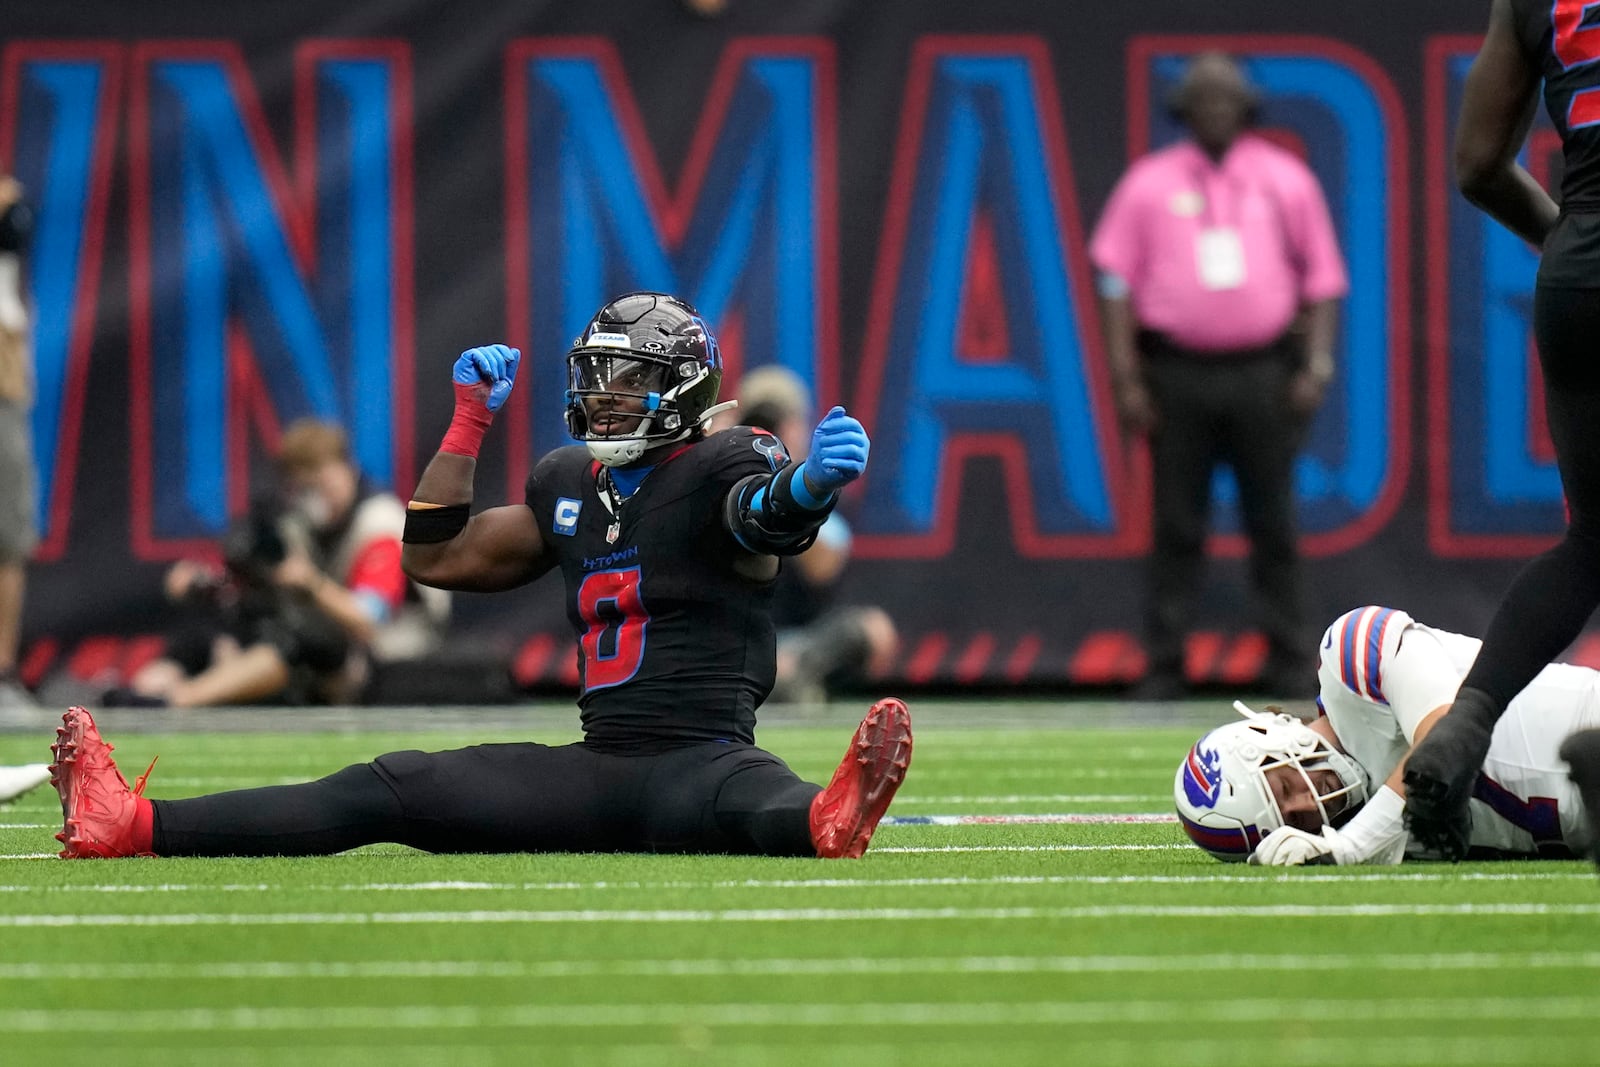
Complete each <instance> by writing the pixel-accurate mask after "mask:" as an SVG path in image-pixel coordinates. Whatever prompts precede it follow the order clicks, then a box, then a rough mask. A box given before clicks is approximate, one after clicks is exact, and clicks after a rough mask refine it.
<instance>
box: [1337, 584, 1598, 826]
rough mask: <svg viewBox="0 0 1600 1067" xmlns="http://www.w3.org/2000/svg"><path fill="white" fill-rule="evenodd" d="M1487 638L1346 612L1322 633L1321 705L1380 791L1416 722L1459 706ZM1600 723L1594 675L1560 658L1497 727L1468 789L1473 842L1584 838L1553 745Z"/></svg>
mask: <svg viewBox="0 0 1600 1067" xmlns="http://www.w3.org/2000/svg"><path fill="white" fill-rule="evenodd" d="M1482 644H1483V642H1481V641H1479V640H1478V639H1477V638H1475V637H1466V636H1463V635H1462V634H1455V633H1450V632H1449V631H1447V630H1436V629H1434V628H1433V627H1431V626H1424V625H1422V624H1421V623H1418V622H1414V621H1412V619H1411V616H1409V615H1407V614H1406V613H1405V612H1403V611H1397V610H1395V609H1394V608H1380V607H1365V608H1357V609H1355V610H1354V611H1349V612H1346V613H1345V614H1343V615H1341V616H1340V617H1339V618H1338V619H1336V620H1335V621H1334V623H1333V625H1332V626H1330V627H1328V629H1327V632H1326V633H1324V634H1323V636H1322V645H1321V647H1320V649H1319V653H1318V656H1319V658H1318V662H1317V676H1318V680H1319V681H1320V683H1321V695H1320V696H1319V697H1318V698H1317V706H1318V707H1319V708H1320V709H1321V710H1322V713H1323V714H1324V715H1326V716H1327V717H1328V721H1329V723H1330V724H1332V726H1333V730H1334V733H1335V734H1337V735H1338V738H1339V744H1340V746H1341V747H1342V748H1343V749H1344V750H1345V751H1346V752H1347V753H1349V755H1350V757H1351V758H1352V759H1354V760H1355V761H1356V762H1357V763H1359V764H1360V765H1361V768H1362V769H1363V770H1364V771H1366V773H1367V777H1368V779H1369V780H1370V782H1371V787H1372V788H1373V789H1377V788H1378V787H1379V786H1380V785H1382V784H1383V782H1384V780H1385V779H1387V778H1388V777H1389V775H1390V774H1391V773H1392V772H1393V771H1394V769H1395V768H1396V767H1398V766H1399V765H1400V761H1401V760H1403V759H1404V758H1405V756H1406V754H1407V753H1408V752H1409V751H1410V750H1411V744H1412V739H1413V737H1414V736H1415V735H1416V730H1417V726H1418V724H1420V723H1421V722H1422V720H1423V719H1424V718H1425V717H1426V716H1427V715H1428V714H1429V713H1430V712H1432V711H1433V710H1434V709H1436V708H1439V707H1442V706H1446V705H1448V704H1450V703H1451V702H1453V701H1454V700H1455V695H1456V690H1457V689H1458V688H1460V686H1461V680H1462V679H1463V678H1464V677H1466V674H1467V670H1468V668H1470V667H1471V666H1472V661H1473V660H1474V659H1476V658H1477V655H1478V649H1479V648H1480V647H1481V646H1482ZM1592 726H1600V671H1593V670H1590V669H1588V668H1586V667H1575V666H1572V665H1570V664H1565V663H1555V664H1551V665H1550V666H1548V667H1546V668H1545V669H1544V670H1543V671H1540V672H1539V675H1538V676H1537V677H1536V678H1534V680H1533V682H1532V684H1530V685H1529V686H1528V688H1527V689H1525V690H1523V691H1522V693H1520V694H1519V695H1518V696H1517V698H1516V699H1515V700H1513V701H1512V702H1511V704H1510V706H1509V707H1508V708H1506V712H1505V715H1503V716H1502V717H1501V719H1500V721H1499V723H1498V724H1496V726H1495V730H1494V737H1493V739H1492V740H1491V742H1490V745H1489V756H1488V758H1487V759H1486V760H1484V764H1483V771H1482V773H1481V774H1480V775H1479V777H1478V783H1477V786H1476V788H1475V789H1474V791H1473V800H1472V844H1473V845H1474V846H1475V847H1482V848H1494V849H1501V850H1503V851H1506V852H1515V853H1528V854H1533V853H1550V852H1555V853H1557V854H1559V853H1560V852H1561V850H1562V848H1563V847H1564V846H1570V845H1571V844H1572V843H1573V842H1575V841H1578V840H1579V839H1580V838H1581V835H1582V819H1583V808H1582V803H1581V801H1580V800H1579V797H1578V791H1577V788H1576V787H1575V786H1574V785H1573V784H1572V783H1571V781H1570V780H1569V779H1568V778H1567V766H1566V763H1565V762H1564V761H1563V760H1562V759H1561V758H1560V757H1559V756H1558V755H1557V749H1558V748H1560V746H1561V742H1562V741H1563V740H1565V739H1566V737H1567V735H1569V734H1571V733H1573V732H1574V731H1576V730H1581V729H1585V728H1588V727H1592Z"/></svg>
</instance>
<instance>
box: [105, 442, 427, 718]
mask: <svg viewBox="0 0 1600 1067" xmlns="http://www.w3.org/2000/svg"><path fill="white" fill-rule="evenodd" d="M278 470H279V474H280V479H281V488H282V490H283V491H284V493H285V494H286V497H287V499H286V503H287V508H286V509H285V510H283V511H282V513H281V514H278V513H276V512H277V511H278V509H277V508H276V507H269V506H264V505H260V504H258V505H257V506H256V507H253V508H252V509H251V511H250V513H249V514H248V515H246V516H245V517H244V518H243V519H242V520H241V521H240V522H239V523H238V524H237V525H236V526H235V527H234V528H233V529H232V530H231V531H230V532H229V534H228V536H227V538H226V539H225V540H224V542H223V544H222V555H223V566H222V567H217V566H215V565H213V564H210V563H208V562H204V561H199V560H182V561H180V562H178V563H176V564H174V565H173V567H172V569H171V570H170V571H169V572H168V573H167V577H166V582H165V592H166V595H167V597H168V599H170V600H172V601H174V602H176V603H179V604H182V605H184V606H185V607H186V608H188V609H190V610H191V612H192V616H191V624H192V625H191V627H190V629H189V630H187V631H186V632H184V633H181V634H178V635H175V636H174V637H173V638H172V639H171V640H170V641H169V646H168V655H167V656H166V657H165V658H163V659H158V660H156V661H154V662H152V663H150V664H148V665H146V666H145V667H144V668H142V669H141V670H139V671H138V672H137V673H136V674H135V675H134V677H133V679H132V680H131V683H130V685H129V687H128V688H126V689H117V690H112V691H111V692H109V693H107V694H106V695H105V697H104V703H106V704H132V705H139V706H148V707H158V706H172V707H211V706H217V705H227V704H254V703H260V702H265V701H274V702H278V703H285V704H309V703H352V702H354V701H355V700H356V699H357V698H358V697H359V695H360V691H361V688H362V686H363V684H364V683H365V682H366V679H367V676H368V673H369V665H370V661H371V660H372V659H378V660H395V659H405V658H411V657H415V656H420V655H423V654H425V653H427V652H429V651H431V650H432V649H433V648H434V647H435V646H436V645H437V643H438V639H439V636H440V635H441V633H442V630H443V626H444V623H445V620H446V619H447V617H448V615H449V594H448V593H445V592H444V591H442V590H438V589H429V588H425V587H422V586H419V585H417V584H416V583H415V582H412V581H411V580H410V579H408V578H407V577H406V576H405V574H404V572H403V571H401V569H400V534H401V532H402V530H403V529H404V527H405V506H404V505H403V504H402V503H401V502H400V500H399V498H398V497H396V496H395V495H394V494H393V493H390V492H387V491H380V490H375V489H373V488H372V487H370V486H368V485H367V484H366V483H365V481H364V480H363V479H362V478H361V475H360V472H359V471H357V469H356V467H355V464H354V463H353V462H352V460H351V458H350V448H349V441H348V438H347V437H346V435H345V432H344V431H343V430H342V429H341V428H339V427H338V426H336V425H333V424H331V423H327V422H321V421H318V420H315V419H301V420H299V421H297V422H295V423H293V424H291V425H290V426H289V428H288V429H287V430H285V431H284V434H283V441H282V444H281V447H280V449H279V453H278Z"/></svg>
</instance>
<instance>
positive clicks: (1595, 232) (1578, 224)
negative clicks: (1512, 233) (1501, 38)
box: [1511, 0, 1600, 287]
mask: <svg viewBox="0 0 1600 1067" xmlns="http://www.w3.org/2000/svg"><path fill="white" fill-rule="evenodd" d="M1511 12H1512V19H1513V21H1514V22H1515V24H1516V32H1517V39H1518V41H1519V42H1520V43H1521V45H1522V49H1523V52H1524V54H1526V55H1527V56H1528V57H1529V59H1530V60H1531V61H1532V62H1533V63H1534V64H1536V65H1537V66H1538V68H1539V71H1540V73H1541V74H1542V75H1543V76H1544V106H1545V110H1546V111H1547V112H1548V113H1549V115H1550V121H1551V122H1553V123H1554V124H1555V127H1556V130H1557V132H1559V133H1560V134H1561V152H1562V176H1561V195H1560V201H1561V218H1560V219H1559V220H1558V221H1557V223H1556V227H1555V229H1554V230H1553V231H1551V233H1550V235H1549V236H1548V237H1546V238H1545V243H1544V254H1543V257H1542V258H1541V259H1540V262H1539V281H1540V283H1541V284H1544V285H1555V286H1561V287H1567V286H1578V287H1592V286H1597V285H1600V26H1595V25H1591V24H1590V22H1589V21H1588V20H1587V17H1586V16H1587V14H1588V10H1587V6H1586V4H1584V3H1583V2H1581V0H1511Z"/></svg>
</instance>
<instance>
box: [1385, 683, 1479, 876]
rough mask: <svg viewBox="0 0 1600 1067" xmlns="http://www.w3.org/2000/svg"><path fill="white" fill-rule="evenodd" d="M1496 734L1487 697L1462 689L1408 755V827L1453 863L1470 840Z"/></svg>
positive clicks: (1461, 856) (1464, 852) (1463, 855)
mask: <svg viewBox="0 0 1600 1067" xmlns="http://www.w3.org/2000/svg"><path fill="white" fill-rule="evenodd" d="M1493 736H1494V716H1493V715H1492V714H1491V713H1490V709H1489V706H1488V702H1487V700H1486V699H1484V698H1482V697H1479V696H1478V695H1477V694H1475V693H1473V694H1470V695H1468V694H1463V695H1458V696H1457V697H1456V702H1455V703H1454V704H1453V705H1451V707H1450V710H1449V711H1447V712H1445V714H1444V717H1443V718H1441V719H1440V720H1439V721H1438V722H1436V723H1434V725H1433V729H1432V730H1431V731H1430V732H1429V733H1428V736H1427V737H1424V738H1423V739H1422V743H1421V744H1419V745H1417V747H1416V748H1414V749H1412V750H1411V755H1410V756H1408V757H1407V758H1406V773H1405V786H1406V814H1405V819H1406V829H1407V830H1409V831H1410V832H1411V836H1412V837H1413V838H1415V839H1416V841H1417V843H1418V844H1420V845H1421V846H1422V847H1423V848H1426V849H1429V850H1430V851H1434V852H1438V853H1439V854H1440V855H1441V856H1443V857H1444V858H1445V859H1447V860H1449V861H1450V862H1451V863H1460V862H1461V861H1462V860H1463V859H1465V858H1466V856H1467V848H1468V846H1469V845H1470V844H1471V840H1472V808H1471V806H1470V803H1471V800H1472V790H1473V787H1474V786H1475V785H1476V784H1477V781H1478V774H1479V772H1481V771H1482V770H1483V761H1484V759H1485V758H1486V757H1487V756H1488V755H1489V741H1490V739H1491V738H1492V737H1493Z"/></svg>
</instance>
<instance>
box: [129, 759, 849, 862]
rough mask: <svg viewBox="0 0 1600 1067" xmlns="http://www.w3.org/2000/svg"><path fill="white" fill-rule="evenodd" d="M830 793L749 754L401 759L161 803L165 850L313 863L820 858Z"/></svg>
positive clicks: (157, 808) (159, 829)
mask: <svg viewBox="0 0 1600 1067" xmlns="http://www.w3.org/2000/svg"><path fill="white" fill-rule="evenodd" d="M818 792H820V788H819V787H818V786H815V785H812V784H811V783H809V782H805V781H802V780H801V779H800V778H798V777H797V776H796V775H795V773H794V772H793V771H791V770H790V769H789V767H788V766H787V765H786V764H785V763H784V762H783V761H782V760H780V759H779V758H778V757H776V756H774V755H772V754H771V753H769V752H765V751H763V750H761V749H759V748H756V747H755V746H754V745H744V744H732V743H730V744H718V743H711V744H696V745H689V746H685V747H683V748H675V749H671V750H669V751H666V752H660V753H656V754H652V755H619V754H616V753H612V752H606V751H602V750H596V749H594V748H591V747H589V746H588V745H585V744H583V743H578V744H572V745H564V746H560V747H551V746H549V745H537V744H531V743H529V744H501V745H476V746H474V747H472V748H463V749H455V750H453V751H449V752H415V751H410V752H391V753H389V754H388V755H384V756H379V757H378V758H377V759H375V760H373V761H372V762H371V763H363V764H357V765H355V766H351V767H346V768H345V769H344V770H342V771H338V772H336V773H334V774H331V775H329V776H328V777H326V778H323V779H320V780H318V781H315V782H307V783H305V784H303V785H285V786H269V787H267V788H264V789H241V790H237V791H234V792H229V793H216V794H213V795H211V796H204V797H195V798H193V799H191V800H157V801H153V802H152V805H153V807H154V842H153V851H154V852H155V853H156V855H158V856H312V855H327V854H330V853H334V852H342V851H344V850H345V849H348V848H355V847H356V846H358V845H368V844H375V843H377V842H385V841H387V842H396V843H399V844H403V845H410V846H412V847H413V848H420V849H425V850H427V851H429V852H696V853H701V852H704V853H735V854H745V855H767V856H814V855H815V854H816V850H815V848H814V847H813V845H812V841H811V831H810V825H809V812H810V807H811V800H812V798H813V797H814V796H816V794H817V793H818Z"/></svg>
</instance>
